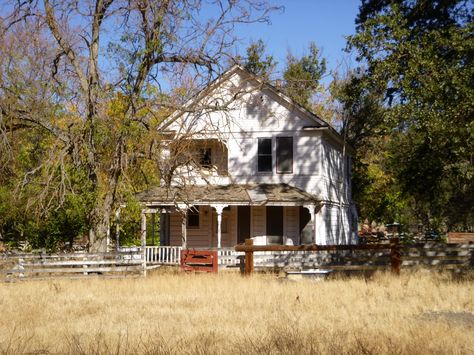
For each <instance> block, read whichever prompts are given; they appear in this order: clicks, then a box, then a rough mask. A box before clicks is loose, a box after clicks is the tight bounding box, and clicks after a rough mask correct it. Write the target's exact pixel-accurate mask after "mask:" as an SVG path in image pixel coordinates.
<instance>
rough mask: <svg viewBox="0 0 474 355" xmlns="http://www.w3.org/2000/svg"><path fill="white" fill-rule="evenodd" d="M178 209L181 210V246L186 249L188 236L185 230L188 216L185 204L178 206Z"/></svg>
mask: <svg viewBox="0 0 474 355" xmlns="http://www.w3.org/2000/svg"><path fill="white" fill-rule="evenodd" d="M178 208H179V209H180V210H181V215H182V217H181V246H182V247H183V249H186V247H187V243H188V235H187V229H186V219H187V218H186V217H187V215H188V206H187V205H185V204H178Z"/></svg>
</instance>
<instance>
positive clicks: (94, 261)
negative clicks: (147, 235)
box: [0, 252, 146, 281]
mask: <svg viewBox="0 0 474 355" xmlns="http://www.w3.org/2000/svg"><path fill="white" fill-rule="evenodd" d="M145 266H146V265H145V263H144V262H143V258H142V254H141V253H140V252H127V253H123V252H115V253H95V254H91V253H68V254H3V255H1V256H0V279H3V280H4V281H14V280H24V279H38V278H50V277H68V278H84V277H90V276H100V277H124V276H139V275H142V274H144V272H145Z"/></svg>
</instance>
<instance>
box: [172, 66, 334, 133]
mask: <svg viewBox="0 0 474 355" xmlns="http://www.w3.org/2000/svg"><path fill="white" fill-rule="evenodd" d="M239 71H240V72H241V73H243V74H244V75H246V76H248V77H250V78H252V79H253V80H255V81H257V82H258V83H259V84H260V85H261V86H262V87H263V88H266V89H268V90H270V91H271V92H273V93H274V94H275V95H277V96H279V97H280V98H282V99H283V100H284V101H285V102H286V103H288V104H289V105H290V106H292V107H294V108H295V109H297V110H298V111H299V112H300V113H302V114H303V115H304V116H305V117H307V118H309V119H310V120H312V121H313V122H314V123H315V124H316V126H317V127H330V125H329V124H328V123H327V122H326V121H324V120H323V119H322V118H321V117H319V116H317V115H316V114H315V113H313V112H311V111H309V110H308V109H306V108H305V107H303V106H301V105H300V104H298V103H297V102H296V101H294V100H293V99H291V98H290V97H289V96H288V95H286V94H285V93H283V92H282V91H281V90H280V89H278V88H277V87H276V86H274V85H272V84H270V83H269V82H267V81H265V80H263V79H262V78H261V77H259V76H258V75H255V74H253V73H251V72H249V71H248V70H247V69H245V68H244V67H242V66H240V65H239V64H234V65H233V66H232V67H230V68H229V69H227V70H226V71H225V72H224V73H222V74H221V75H219V76H218V77H217V78H216V79H214V80H213V81H212V82H211V83H210V84H209V85H208V86H207V87H205V88H204V89H202V90H201V91H200V92H198V93H197V94H196V95H195V96H194V97H192V98H191V99H189V100H188V102H186V103H185V105H184V110H182V111H179V112H175V113H173V114H171V116H170V119H171V120H174V119H176V118H177V117H179V116H181V115H183V114H184V113H185V112H186V108H190V107H192V105H193V104H195V103H197V102H199V101H200V100H201V99H202V98H204V97H205V96H207V95H210V94H211V93H212V92H213V91H214V90H216V89H217V88H218V87H219V86H220V85H222V83H224V82H225V81H226V80H227V79H229V78H230V77H231V76H232V75H233V74H234V73H236V72H239ZM166 121H167V120H165V122H166Z"/></svg>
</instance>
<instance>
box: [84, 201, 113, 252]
mask: <svg viewBox="0 0 474 355" xmlns="http://www.w3.org/2000/svg"><path fill="white" fill-rule="evenodd" d="M103 207H105V208H101V206H96V207H95V208H94V210H93V211H92V212H91V220H90V222H91V224H90V227H89V252H91V253H94V252H100V253H105V252H107V240H108V236H109V233H110V212H109V211H110V209H109V208H107V207H106V206H103Z"/></svg>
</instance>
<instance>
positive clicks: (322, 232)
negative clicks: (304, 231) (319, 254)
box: [315, 204, 328, 245]
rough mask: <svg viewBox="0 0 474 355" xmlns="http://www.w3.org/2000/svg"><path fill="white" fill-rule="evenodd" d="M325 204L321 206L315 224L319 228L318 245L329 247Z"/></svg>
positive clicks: (317, 234)
mask: <svg viewBox="0 0 474 355" xmlns="http://www.w3.org/2000/svg"><path fill="white" fill-rule="evenodd" d="M325 206H326V205H324V204H322V205H321V208H320V209H319V211H318V213H316V215H315V219H316V220H315V224H316V226H318V228H319V233H316V237H317V239H316V244H318V245H327V244H328V243H327V229H326V222H325V221H324V217H323V216H324V209H325Z"/></svg>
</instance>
